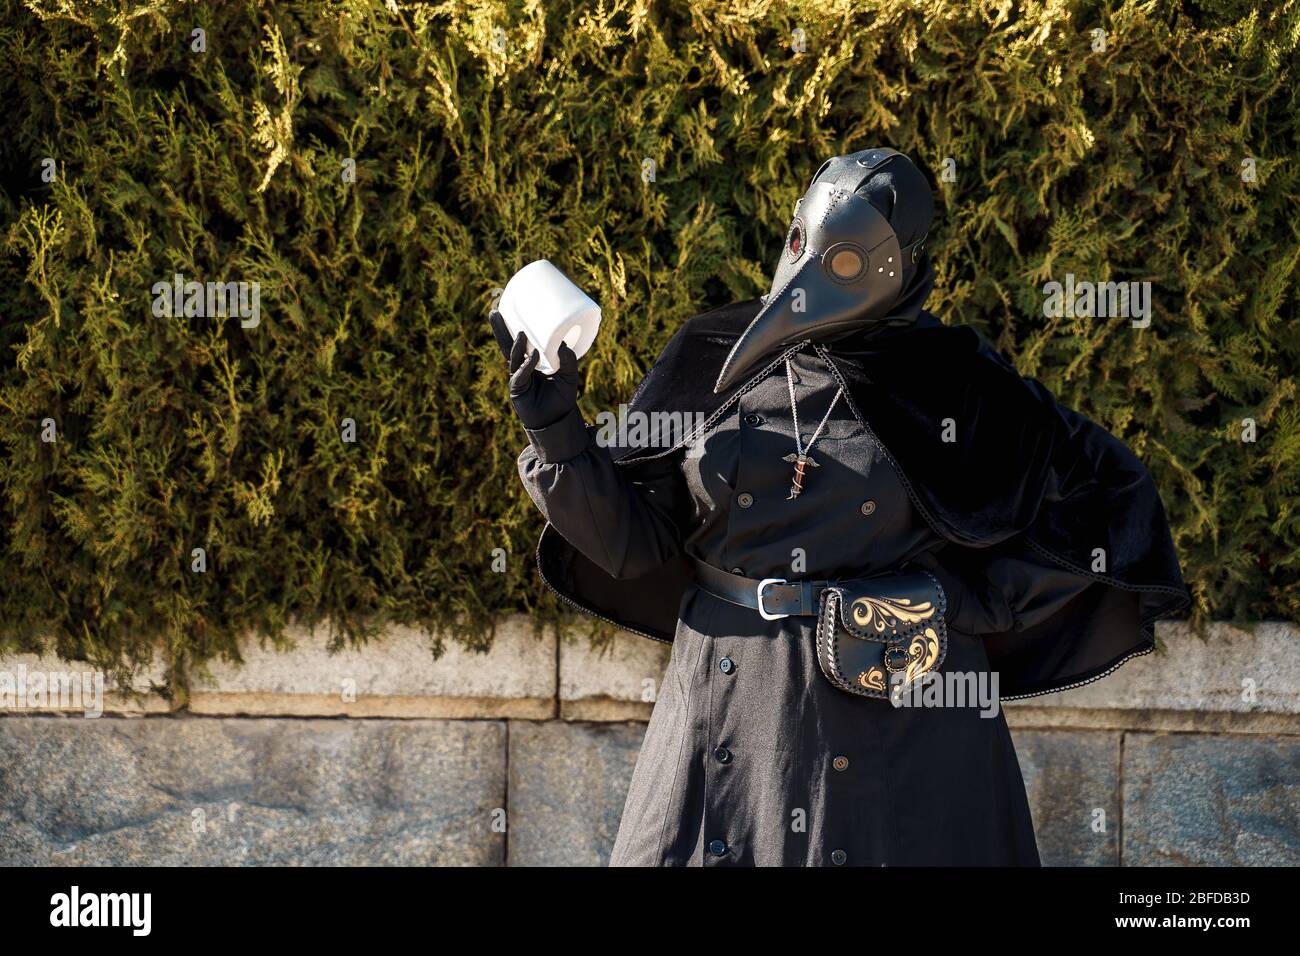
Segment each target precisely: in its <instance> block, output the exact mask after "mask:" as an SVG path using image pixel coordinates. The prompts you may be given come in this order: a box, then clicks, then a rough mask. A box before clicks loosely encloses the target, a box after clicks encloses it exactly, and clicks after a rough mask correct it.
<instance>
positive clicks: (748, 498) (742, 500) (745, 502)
mask: <svg viewBox="0 0 1300 956" xmlns="http://www.w3.org/2000/svg"><path fill="white" fill-rule="evenodd" d="M753 503H754V496H753V495H751V494H750V493H749V492H748V491H742V492H741V493H740V495H739V496H737V498H736V504H738V505H740V507H742V508H748V507H749V506H750V505H752V504H753Z"/></svg>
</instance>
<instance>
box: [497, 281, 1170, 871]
mask: <svg viewBox="0 0 1300 956" xmlns="http://www.w3.org/2000/svg"><path fill="white" fill-rule="evenodd" d="M758 305H759V303H758V302H757V301H752V302H746V303H739V304H737V305H733V306H728V307H725V308H723V309H718V310H715V311H713V312H710V313H706V314H705V315H703V316H699V317H697V318H695V319H693V320H691V321H690V322H688V323H687V324H686V325H685V326H684V327H683V328H682V329H681V330H680V331H679V332H678V334H677V335H676V336H675V337H674V339H673V340H672V342H670V343H669V345H668V347H667V348H666V349H665V351H664V353H663V355H662V356H661V357H660V359H659V360H658V362H657V363H656V364H655V366H654V368H653V369H652V370H651V372H650V374H649V375H647V377H646V379H645V380H644V381H643V383H642V384H641V386H640V387H639V388H638V390H637V393H636V395H635V396H634V398H633V400H632V402H631V403H630V410H631V411H633V412H638V411H639V412H647V413H650V412H690V413H692V414H693V415H697V416H699V417H700V418H702V419H703V424H702V425H701V426H700V427H698V428H696V429H694V430H693V432H692V433H691V434H688V435H686V436H684V440H682V441H675V442H669V443H666V444H661V445H659V446H657V447H641V448H629V447H621V448H606V447H602V446H601V445H600V443H599V442H597V441H596V440H595V433H594V431H593V429H591V428H590V427H589V426H586V425H585V424H584V423H583V422H582V421H581V419H580V418H578V417H577V416H576V414H575V415H573V416H570V417H569V418H568V419H565V420H562V421H561V422H559V423H557V424H556V425H553V426H551V427H550V428H547V429H543V430H541V431H538V432H530V433H529V434H530V438H531V444H530V445H529V447H528V448H527V449H525V451H524V453H523V454H522V455H521V457H520V473H521V476H522V477H523V479H524V482H525V485H526V487H527V488H528V490H529V492H530V494H531V495H532V497H533V499H534V500H535V501H536V503H537V504H538V506H539V508H541V510H542V511H543V513H544V514H545V515H546V517H547V518H548V527H547V528H546V530H545V531H544V533H543V537H542V541H541V543H540V545H539V548H538V561H539V566H540V570H541V572H542V575H543V577H544V578H545V580H546V581H547V583H548V584H549V585H550V586H551V587H552V588H553V589H554V590H556V591H557V592H558V593H559V594H560V595H561V596H562V597H564V598H565V599H566V600H568V601H569V602H570V603H572V604H574V605H575V606H577V607H579V608H581V609H582V610H584V611H586V612H588V613H594V614H596V615H598V616H600V617H603V618H605V619H607V620H610V621H613V622H615V623H617V624H619V625H621V626H623V627H625V628H628V629H630V630H633V631H635V632H637V633H641V634H644V635H646V636H649V637H654V638H657V639H660V640H667V641H673V643H674V647H673V653H672V659H671V662H670V665H669V669H668V672H667V673H666V675H665V678H664V682H663V685H662V687H661V689H660V693H659V697H658V701H657V703H656V706H655V711H654V715H653V717H652V720H651V723H650V726H649V728H648V729H647V733H646V739H645V743H644V745H643V749H642V753H641V756H640V759H639V761H638V764H637V769H636V772H635V774H634V777H633V781H632V787H631V790H630V792H629V795H628V801H627V805H626V807H625V810H624V818H623V825H622V827H621V828H620V832H619V838H618V841H617V844H616V847H615V852H614V857H613V860H612V862H614V863H631V864H658V863H707V864H725V863H738V862H740V863H771V864H829V865H837V864H848V865H882V864H889V865H896V864H915V863H919V864H928V863H969V864H980V863H1036V862H1037V851H1036V849H1035V846H1034V840H1033V830H1032V824H1031V822H1030V820H1029V812H1028V806H1027V802H1026V800H1025V795H1024V787H1023V783H1022V782H1021V779H1020V774H1019V769H1018V766H1017V763H1016V758H1015V752H1014V749H1013V747H1012V744H1011V739H1010V736H1009V734H1008V732H1007V729H1006V724H1005V719H1004V718H1003V716H1002V714H1001V711H1000V710H997V711H996V713H994V714H991V715H990V714H988V713H987V711H986V712H985V714H984V716H981V712H980V710H979V709H977V708H972V707H964V708H954V707H946V708H930V709H906V708H904V709H896V708H894V707H891V706H890V705H889V704H888V703H885V702H882V701H877V700H868V699H863V698H857V697H853V696H850V695H847V694H845V693H843V692H842V691H839V690H837V689H835V688H833V687H832V686H831V685H830V683H829V682H828V681H827V680H826V678H825V677H824V676H823V675H822V674H821V673H820V672H819V670H818V666H817V661H816V653H815V648H814V641H813V635H812V619H811V618H788V619H784V620H778V621H765V620H763V619H762V618H760V617H759V616H758V614H757V613H756V612H754V611H753V610H750V609H748V608H744V607H740V606H737V605H734V604H730V603H727V602H725V601H722V600H720V599H718V598H715V597H714V596H712V595H711V594H708V593H707V592H703V591H700V590H699V589H698V588H696V587H694V586H693V584H692V583H691V572H690V570H689V560H690V559H698V560H703V561H705V562H707V563H709V564H712V565H714V566H715V567H722V568H725V569H727V570H731V571H733V572H736V573H743V574H745V575H747V576H749V577H783V578H788V579H790V580H797V579H799V578H800V577H806V578H811V579H825V578H831V579H834V578H837V577H863V576H866V575H869V574H873V573H877V572H883V571H888V570H891V569H894V568H897V567H900V566H902V565H904V564H913V565H920V566H922V567H925V568H928V569H930V570H931V571H933V572H934V573H935V574H936V575H937V576H939V577H940V579H941V580H942V581H943V583H944V585H945V589H946V590H947V592H948V595H949V608H948V613H947V617H948V619H949V627H950V641H949V650H948V656H947V659H946V660H945V661H944V663H943V665H942V667H941V668H940V670H941V671H959V672H964V673H972V674H981V675H985V676H988V675H991V674H996V675H997V679H998V680H999V682H1000V687H999V688H998V691H999V693H1000V697H1001V699H1008V698H1010V697H1016V696H1027V695H1032V694H1036V693H1045V692H1048V691H1051V690H1056V689H1060V688H1063V687H1067V686H1073V685H1076V684H1079V683H1084V682H1087V681H1089V680H1093V679H1096V678H1097V677H1100V676H1102V675H1104V674H1106V673H1108V672H1109V671H1110V670H1113V669H1114V668H1115V667H1117V666H1119V665H1120V664H1121V663H1123V662H1124V661H1125V660H1128V659H1129V658H1131V657H1133V656H1136V655H1138V654H1144V653H1147V652H1149V651H1150V650H1151V648H1152V646H1153V636H1152V626H1153V623H1154V621H1155V619H1156V618H1157V617H1159V616H1160V615H1162V614H1167V613H1169V612H1170V611H1173V610H1175V609H1177V608H1179V607H1181V606H1183V604H1185V603H1186V600H1187V597H1186V590H1185V588H1184V586H1183V583H1182V579H1181V575H1180V573H1179V568H1178V562H1177V559H1176V557H1175V555H1174V553H1173V548H1172V542H1171V540H1170V536H1169V532H1168V528H1167V526H1166V523H1165V519H1164V513H1163V509H1162V508H1161V505H1160V501H1159V497H1158V496H1157V494H1156V492H1155V490H1154V488H1153V486H1152V484H1151V482H1150V479H1149V477H1148V476H1147V474H1146V472H1145V470H1144V469H1143V468H1142V466H1141V464H1140V463H1139V462H1138V461H1137V459H1136V458H1135V457H1134V456H1133V455H1132V453H1131V452H1129V451H1128V449H1127V448H1125V446H1124V445H1123V444H1122V443H1120V442H1119V441H1117V440H1116V439H1114V438H1113V437H1112V436H1110V435H1109V434H1107V433H1106V432H1105V431H1104V430H1102V429H1100V428H1098V427H1097V426H1095V425H1093V424H1092V423H1091V422H1088V421H1087V420H1086V419H1084V418H1083V417H1082V416H1079V415H1077V414H1075V413H1073V412H1071V411H1069V410H1066V409H1064V408H1062V407H1060V406H1059V405H1058V404H1057V403H1056V402H1055V401H1054V400H1053V399H1052V398H1051V396H1050V395H1049V394H1048V393H1047V392H1046V391H1045V390H1044V389H1042V387H1041V386H1039V385H1038V384H1037V383H1035V382H1032V381H1028V380H1024V379H1021V378H1020V377H1019V376H1018V375H1016V374H1015V372H1014V371H1013V370H1012V369H1011V367H1010V366H1009V365H1008V364H1007V363H1006V362H1005V361H1004V360H1002V359H1001V358H1000V357H998V356H997V355H996V354H995V353H994V352H992V351H991V350H990V349H988V348H987V347H986V346H985V345H984V344H983V343H982V342H981V341H980V340H979V338H978V336H977V335H976V334H975V333H974V332H973V331H972V330H970V329H966V328H946V327H944V326H942V325H940V324H939V323H938V322H937V321H935V320H933V319H932V318H930V317H928V316H922V317H921V319H920V320H919V321H918V322H917V323H916V324H915V325H914V326H912V327H909V328H905V329H900V330H886V331H882V332H881V333H880V334H878V335H876V336H873V337H870V338H866V339H858V340H852V341H849V342H845V343H840V344H839V345H832V346H831V347H829V348H824V347H817V348H813V347H811V346H804V347H802V348H800V347H797V346H796V347H794V348H792V349H790V350H787V352H786V353H785V355H783V356H778V355H774V356H773V362H772V364H770V365H769V366H768V367H767V368H765V369H763V370H761V371H760V372H759V373H757V374H756V375H755V376H753V377H752V378H751V379H749V380H748V381H746V382H744V383H742V384H740V385H738V386H737V387H736V388H734V389H733V390H731V391H730V392H728V393H724V394H722V395H718V396H713V395H712V392H711V388H710V386H711V385H712V382H713V379H714V377H716V370H717V368H718V367H719V366H720V363H721V360H722V357H723V356H725V354H726V352H727V351H728V350H729V349H730V347H731V344H732V343H733V342H734V341H735V337H736V336H737V335H738V334H739V332H740V331H741V330H743V329H744V327H745V326H746V325H747V324H748V322H749V320H750V319H751V318H752V316H753V315H754V313H755V311H756V310H757V308H758ZM785 357H789V358H790V360H791V361H792V363H793V365H794V368H795V370H796V375H797V377H798V381H797V383H796V386H797V387H796V397H797V398H798V401H799V406H798V408H799V420H800V426H801V427H800V433H801V435H802V438H803V440H804V441H805V442H806V441H807V440H808V438H809V437H810V436H811V434H812V432H813V430H814V429H815V427H816V425H817V423H818V422H819V421H820V420H821V419H822V416H823V414H824V413H825V412H826V410H827V408H828V406H830V404H831V399H832V396H833V395H834V394H835V392H836V390H837V388H840V387H842V388H843V393H842V394H843V397H842V398H841V399H840V400H839V402H838V403H837V406H836V407H835V408H834V410H833V411H832V413H831V415H830V417H829V418H828V420H827V425H826V429H825V430H824V432H823V434H822V437H821V438H819V439H818V442H817V444H816V446H815V447H814V448H813V449H812V450H811V454H812V456H813V458H814V459H815V460H817V462H818V464H819V466H820V467H818V468H815V469H812V470H811V472H810V474H809V476H808V478H807V481H806V489H805V492H804V494H803V495H801V496H800V497H798V498H796V499H794V500H789V499H788V497H787V490H788V488H789V485H790V479H791V471H790V469H791V466H790V465H789V464H788V463H786V462H785V461H784V460H783V459H784V457H785V456H786V455H787V454H789V453H790V452H791V451H793V450H794V432H793V426H792V422H791V416H790V402H789V392H788V385H787V381H786V375H785V365H784V362H783V361H782V359H783V358H785ZM1099 561H1104V565H1103V564H1099V563H1098V562H1099ZM1094 567H1096V568H1097V570H1093V568H1094Z"/></svg>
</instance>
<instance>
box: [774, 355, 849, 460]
mask: <svg viewBox="0 0 1300 956" xmlns="http://www.w3.org/2000/svg"><path fill="white" fill-rule="evenodd" d="M785 383H786V384H787V385H788V386H789V387H790V417H791V418H793V419H794V450H795V451H796V452H797V453H798V454H799V457H800V458H806V457H808V453H809V452H811V451H812V447H813V445H814V444H816V442H817V439H818V438H820V437H821V433H822V429H823V428H825V427H826V423H827V422H828V421H830V418H831V412H832V411H834V410H835V403H836V402H838V401H839V400H840V395H842V394H843V393H844V389H843V388H842V387H841V388H837V389H836V390H835V397H834V398H832V399H831V403H830V405H828V406H827V408H826V414H825V415H823V416H822V422H821V424H820V425H818V426H817V430H816V431H815V432H813V436H812V438H810V439H808V447H807V448H806V449H805V448H804V447H803V444H802V442H800V440H799V403H798V402H796V401H795V400H794V372H793V371H792V370H791V369H790V360H789V359H786V360H785Z"/></svg>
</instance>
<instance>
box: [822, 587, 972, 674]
mask: <svg viewBox="0 0 1300 956" xmlns="http://www.w3.org/2000/svg"><path fill="white" fill-rule="evenodd" d="M947 608H948V600H947V596H946V595H945V594H944V591H943V586H942V585H941V584H939V581H938V579H937V578H936V577H935V576H934V575H932V574H930V573H929V572H928V571H919V572H909V573H903V574H889V575H882V576H880V577H873V578H858V579H855V580H849V581H837V582H836V583H835V584H834V585H832V586H830V587H827V588H826V589H825V590H824V591H823V592H822V599H821V607H820V609H819V611H818V616H817V661H818V663H819V664H820V665H821V669H822V673H823V674H825V675H826V678H827V679H828V680H829V681H830V682H831V683H832V684H834V685H835V686H836V687H837V688H839V689H840V690H842V691H844V692H846V693H849V694H857V695H858V696H860V697H874V698H877V699H879V700H889V699H890V698H891V697H899V696H901V695H902V693H903V690H904V689H905V688H906V687H907V686H908V685H909V684H911V683H912V682H914V681H916V680H919V679H920V678H921V677H922V676H924V675H925V674H928V673H929V672H930V671H932V670H935V669H936V668H937V667H938V666H939V665H940V664H942V663H943V659H944V657H945V656H946V655H947V653H948V625H947V622H946V619H945V616H944V615H945V612H946V611H947Z"/></svg>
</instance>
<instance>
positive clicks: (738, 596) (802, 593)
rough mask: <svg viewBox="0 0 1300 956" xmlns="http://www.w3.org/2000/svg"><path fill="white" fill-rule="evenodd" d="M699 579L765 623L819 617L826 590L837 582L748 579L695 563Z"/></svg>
mask: <svg viewBox="0 0 1300 956" xmlns="http://www.w3.org/2000/svg"><path fill="white" fill-rule="evenodd" d="M695 580H696V583H698V584H699V586H700V589H701V590H704V591H708V592H709V593H710V594H712V595H713V596H714V597H718V598H722V600H724V601H730V602H731V603H732V604H739V605H740V606H741V607H747V608H752V609H753V610H755V611H757V612H758V613H759V614H760V615H762V617H763V618H764V619H765V620H768V621H775V620H779V619H780V618H783V617H790V616H792V615H798V616H801V617H816V616H817V611H818V608H819V606H820V604H821V600H822V591H824V590H826V588H827V586H828V585H832V584H834V583H835V582H834V581H787V580H786V579H785V578H761V579H760V578H747V577H745V576H743V575H740V574H732V573H730V572H729V571H723V570H722V569H721V568H715V567H714V566H713V565H711V564H705V563H704V562H703V561H696V562H695Z"/></svg>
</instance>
